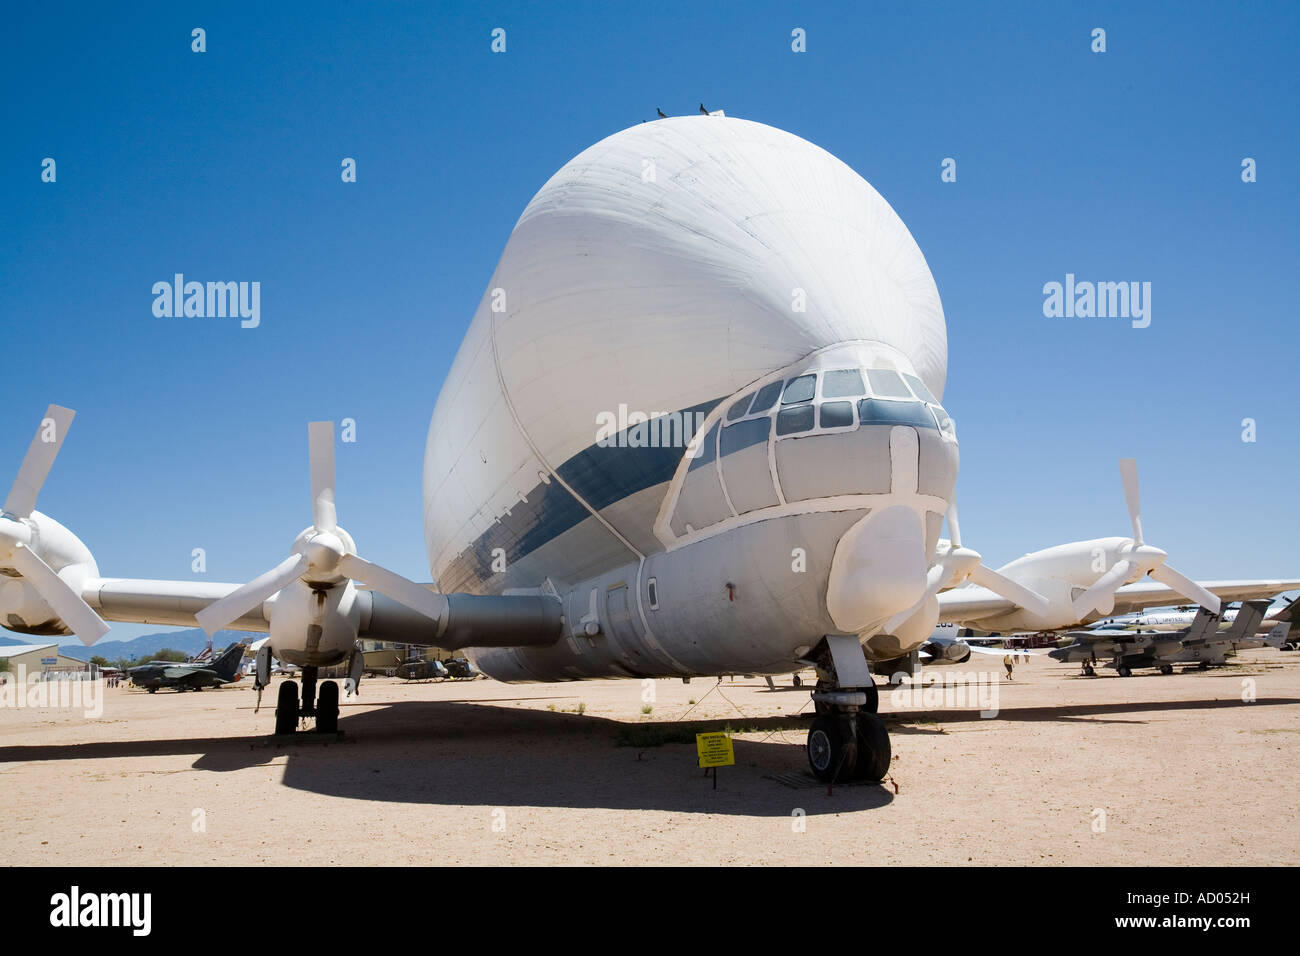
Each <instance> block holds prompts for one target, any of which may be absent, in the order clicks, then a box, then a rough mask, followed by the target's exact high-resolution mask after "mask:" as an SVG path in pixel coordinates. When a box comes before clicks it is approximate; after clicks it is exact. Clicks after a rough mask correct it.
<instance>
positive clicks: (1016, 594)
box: [970, 564, 1052, 617]
mask: <svg viewBox="0 0 1300 956" xmlns="http://www.w3.org/2000/svg"><path fill="white" fill-rule="evenodd" d="M970 579H971V580H972V581H973V582H974V583H976V584H978V585H979V586H980V587H984V588H988V589H989V590H990V591H992V592H993V593H994V594H999V595H1001V596H1002V597H1004V598H1006V599H1007V600H1008V601H1015V602H1016V603H1017V604H1018V605H1020V606H1021V607H1022V608H1024V609H1025V610H1026V611H1029V612H1031V613H1033V614H1037V615H1039V616H1040V617H1046V616H1047V614H1048V612H1049V611H1051V609H1052V605H1051V602H1050V601H1048V600H1047V598H1045V597H1043V596H1042V595H1041V594H1039V593H1038V592H1037V591H1035V590H1033V589H1032V588H1027V587H1025V586H1024V585H1023V584H1021V583H1020V582H1019V581H1013V580H1012V579H1011V578H1009V577H1007V576H1006V575H1005V574H1000V573H998V572H997V571H994V570H993V569H992V568H989V567H985V566H984V565H982V564H981V565H980V566H979V567H977V568H976V569H975V570H974V571H972V572H971V575H970Z"/></svg>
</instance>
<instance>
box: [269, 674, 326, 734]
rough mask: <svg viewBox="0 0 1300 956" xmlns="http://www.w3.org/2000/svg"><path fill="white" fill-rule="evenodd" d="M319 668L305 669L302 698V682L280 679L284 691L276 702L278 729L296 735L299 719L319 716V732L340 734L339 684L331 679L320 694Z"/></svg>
mask: <svg viewBox="0 0 1300 956" xmlns="http://www.w3.org/2000/svg"><path fill="white" fill-rule="evenodd" d="M318 673H319V670H318V669H317V668H315V667H304V668H303V669H302V698H301V700H299V697H298V685H297V684H296V683H294V682H293V681H292V680H288V679H286V680H283V681H281V682H280V690H279V691H278V696H277V698H276V702H275V732H276V733H277V734H292V733H295V732H296V731H297V730H298V721H299V719H300V718H302V717H315V718H316V733H318V734H336V733H338V730H339V685H338V683H337V682H335V681H332V680H327V681H325V682H324V683H322V684H321V685H320V694H319V696H318V695H317V693H316V678H317V674H318Z"/></svg>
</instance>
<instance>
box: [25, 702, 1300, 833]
mask: <svg viewBox="0 0 1300 956" xmlns="http://www.w3.org/2000/svg"><path fill="white" fill-rule="evenodd" d="M512 703H513V702H511V701H496V702H492V703H487V702H474V703H470V702H466V701H403V702H397V703H388V704H383V705H379V706H376V707H373V708H370V709H362V708H365V707H367V706H368V705H366V704H364V703H363V702H358V703H357V704H346V703H345V704H344V706H343V712H342V715H341V718H340V729H342V730H343V731H344V735H345V736H344V739H343V740H342V741H337V740H334V739H331V740H329V741H325V740H323V739H321V738H316V737H315V736H314V735H313V734H311V733H310V732H305V733H302V734H300V735H298V737H297V738H296V739H293V738H291V739H289V740H288V741H287V742H286V741H284V740H282V739H274V740H273V739H272V738H268V737H260V736H259V737H215V736H214V737H204V738H197V739H195V738H189V739H177V740H121V741H103V742H96V743H87V744H62V745H32V746H11V747H3V748H0V762H10V761H13V762H31V761H54V760H98V759H107V760H120V759H123V758H139V757H166V756H181V755H185V756H188V755H192V754H195V753H199V754H201V756H199V757H198V758H197V759H196V760H195V761H194V762H193V764H192V766H193V768H194V769H195V770H199V771H208V772H213V773H227V772H231V771H237V770H242V769H246V768H250V767H257V766H265V765H268V764H271V763H277V762H278V763H282V765H283V767H284V775H283V778H282V781H281V782H282V784H283V785H284V786H287V787H291V788H294V789H297V790H302V791H306V792H311V793H317V794H321V795H325V796H336V797H342V798H349V799H358V800H375V801H383V802H397V803H416V804H428V805H431V806H439V805H451V806H466V805H468V806H484V807H509V806H546V807H565V808H574V809H592V808H594V809H611V810H622V809H637V810H664V811H674V812H687V813H723V814H738V815H751V816H772V817H775V816H789V815H790V814H791V813H792V812H793V810H794V808H800V809H802V810H804V812H806V813H807V814H808V815H809V816H813V815H817V814H820V813H840V812H845V811H853V810H869V809H874V808H878V807H882V806H885V805H887V804H888V803H889V802H890V801H892V800H893V797H894V793H893V789H892V788H891V787H890V786H888V785H880V786H870V785H862V784H858V785H852V786H837V787H835V789H834V793H833V795H831V796H828V795H827V792H826V789H825V788H824V787H820V786H816V785H815V784H813V781H812V780H811V777H807V778H806V779H807V782H808V784H809V785H808V786H807V787H806V788H800V789H796V788H792V787H788V786H785V785H783V784H781V783H778V782H777V781H775V780H772V779H766V777H767V776H768V775H771V774H786V775H792V777H793V778H801V777H804V776H805V775H806V773H807V761H806V757H805V754H804V734H805V732H806V728H807V726H808V723H809V721H810V715H808V714H802V715H798V716H795V715H791V716H779V717H761V718H749V719H747V718H743V717H741V716H739V715H737V716H736V717H734V718H724V719H711V720H699V721H691V720H687V721H678V722H671V721H655V722H645V723H638V724H629V723H627V722H624V721H616V720H612V719H609V718H605V717H599V716H592V715H587V714H577V713H573V712H564V711H551V710H538V709H534V708H523V707H518V706H512ZM1296 704H1300V700H1298V699H1294V698H1261V699H1259V700H1257V701H1255V702H1253V703H1251V704H1242V703H1241V702H1239V701H1237V700H1194V701H1186V700H1184V701H1159V702H1150V703H1114V704H1087V705H1074V706H1065V707H1023V708H1003V709H1001V710H1000V711H999V713H998V715H997V718H996V719H997V720H1001V721H1013V722H1022V721H1031V722H1032V721H1067V722H1075V721H1083V720H1089V719H1095V718H1097V717H1104V715H1107V714H1121V713H1123V714H1133V713H1135V712H1136V713H1160V712H1177V711H1192V710H1203V709H1215V708H1222V707H1241V706H1250V707H1272V706H1293V705H1296ZM353 708H356V711H354V712H352V713H349V711H353ZM358 711H359V712H358ZM268 717H269V715H268ZM886 719H887V721H888V725H889V728H890V732H891V733H892V734H896V735H897V734H937V733H943V730H942V729H940V727H941V726H942V725H945V724H946V725H953V724H968V723H971V722H978V721H980V720H982V718H981V717H980V716H979V712H978V711H977V710H968V711H952V710H948V711H944V710H933V711H926V710H916V711H906V712H902V713H890V714H887V715H886ZM929 724H936V725H939V726H928V725H929ZM728 727H729V728H731V729H732V730H733V731H742V730H743V731H744V732H746V733H754V732H757V733H765V734H767V735H768V736H766V737H764V738H762V739H760V740H745V739H739V740H736V742H735V756H736V766H734V767H724V768H722V770H721V771H720V775H719V789H718V790H717V791H713V790H712V785H711V781H709V780H708V779H706V778H705V777H704V775H703V772H702V771H701V770H700V769H699V768H698V767H697V766H696V756H695V748H694V747H693V746H690V743H689V741H690V740H691V739H692V737H693V734H694V733H696V732H703V731H706V730H722V729H725V728H728ZM991 729H992V728H991ZM620 735H622V737H623V739H624V741H625V742H626V741H628V740H629V739H630V742H631V743H632V744H633V745H631V746H618V745H616V744H617V741H618V740H619V738H620ZM656 735H662V736H666V737H667V738H668V739H670V740H674V741H681V742H674V743H667V744H665V745H662V746H653V745H651V744H650V743H648V742H647V741H652V740H653V739H654V737H655V736H656Z"/></svg>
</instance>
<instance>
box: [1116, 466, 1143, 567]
mask: <svg viewBox="0 0 1300 956" xmlns="http://www.w3.org/2000/svg"><path fill="white" fill-rule="evenodd" d="M1119 476H1120V478H1121V479H1122V480H1123V482H1124V500H1125V501H1126V502H1127V503H1128V520H1129V521H1130V522H1132V524H1133V543H1134V544H1136V545H1138V546H1139V547H1140V546H1141V545H1142V543H1143V542H1142V500H1141V498H1140V496H1139V495H1138V463H1137V459H1136V458H1121V459H1120V460H1119Z"/></svg>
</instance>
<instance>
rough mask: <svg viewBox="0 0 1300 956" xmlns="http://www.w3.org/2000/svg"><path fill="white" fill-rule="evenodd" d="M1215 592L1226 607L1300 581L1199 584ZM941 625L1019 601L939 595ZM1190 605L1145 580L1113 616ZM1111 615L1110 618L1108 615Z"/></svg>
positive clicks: (1124, 591)
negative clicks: (1228, 604)
mask: <svg viewBox="0 0 1300 956" xmlns="http://www.w3.org/2000/svg"><path fill="white" fill-rule="evenodd" d="M1197 583H1198V584H1200V585H1201V586H1202V587H1203V588H1205V589H1206V590H1208V591H1212V592H1213V593H1214V594H1215V595H1217V596H1218V598H1219V600H1221V601H1223V602H1224V603H1225V604H1227V603H1229V602H1232V601H1249V600H1251V599H1253V598H1272V597H1276V596H1277V595H1279V594H1281V593H1283V592H1284V591H1295V590H1300V581H1284V580H1271V579H1256V580H1240V581H1198V582H1197ZM938 597H939V621H940V623H951V622H968V621H978V620H980V619H981V618H986V617H996V616H998V615H1000V614H1006V613H1009V612H1011V611H1014V610H1016V608H1017V607H1018V606H1019V605H1017V604H1016V602H1015V601H1012V600H1009V599H1008V598H1004V597H1002V596H1001V595H999V594H994V593H993V592H992V591H990V590H989V589H988V588H982V587H960V588H952V589H951V590H948V591H943V592H941V593H940V594H939V596H938ZM1184 604H1187V598H1185V597H1183V595H1181V594H1179V593H1178V592H1177V591H1175V590H1174V589H1173V588H1171V587H1168V586H1167V585H1164V584H1161V583H1160V582H1159V581H1153V580H1151V579H1150V578H1144V579H1143V580H1141V581H1138V582H1136V583H1134V584H1126V585H1124V586H1123V587H1121V588H1120V589H1119V590H1117V591H1116V592H1115V607H1114V609H1113V610H1112V611H1111V614H1127V613H1129V612H1130V611H1141V610H1145V609H1146V608H1149V607H1171V606H1174V605H1184ZM1107 616H1109V615H1107Z"/></svg>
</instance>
